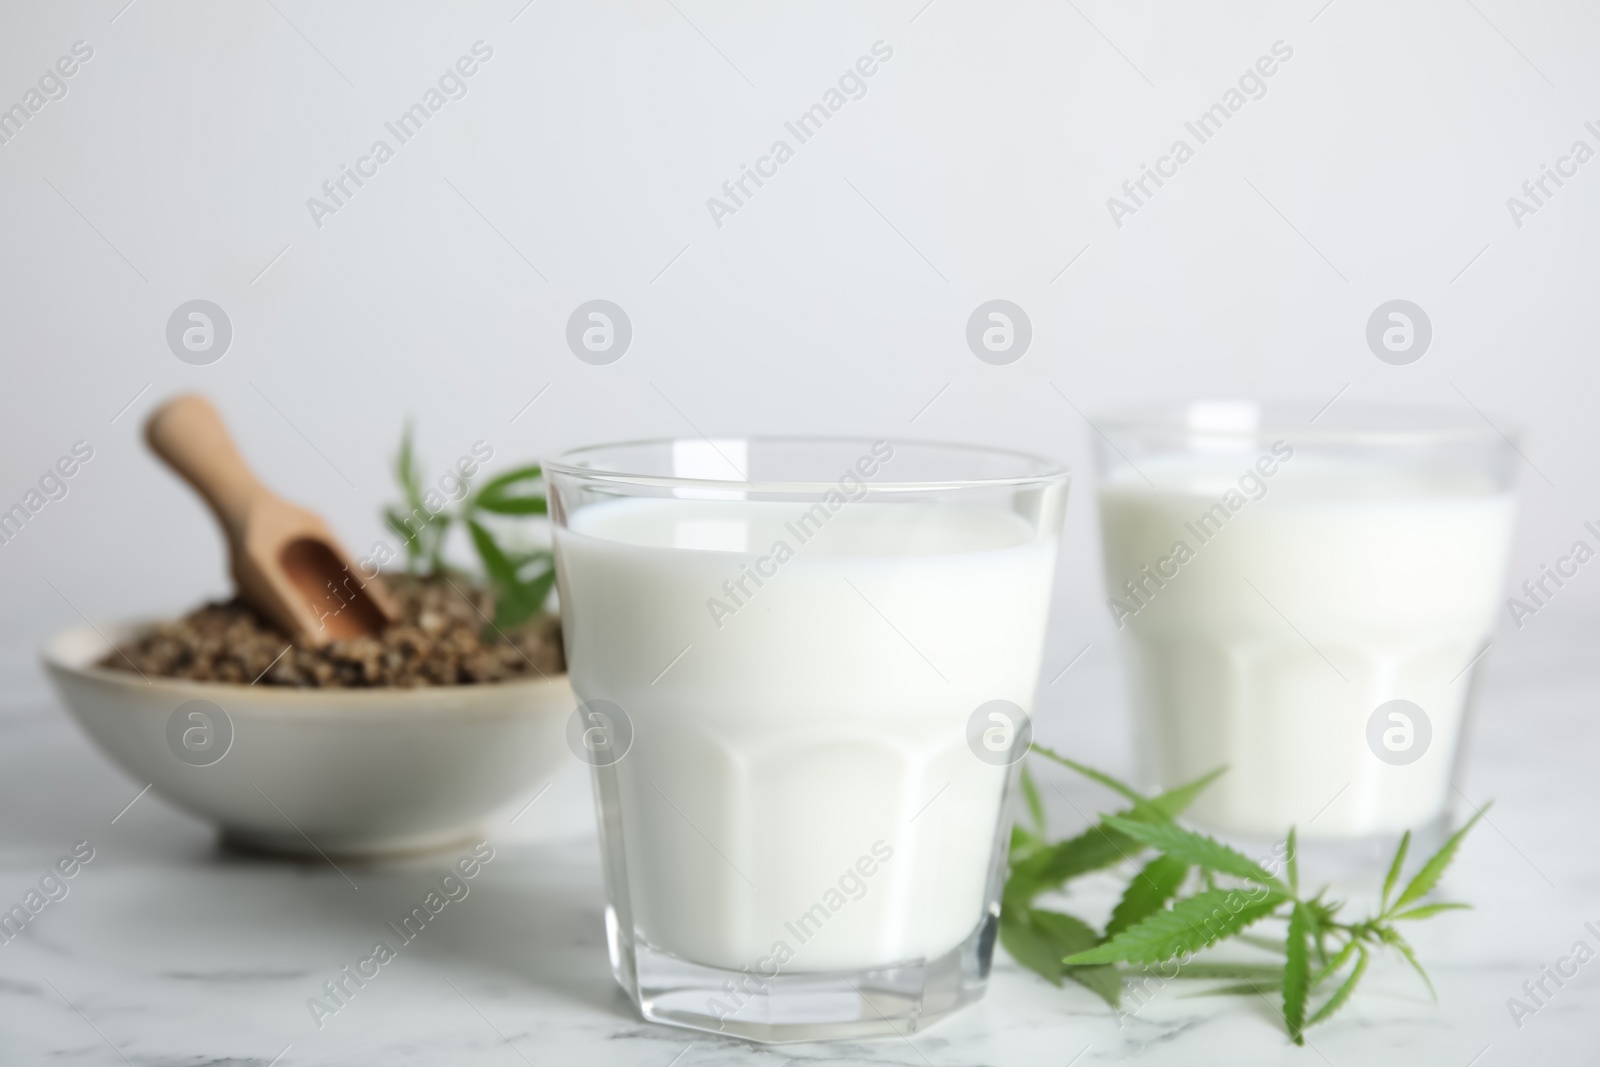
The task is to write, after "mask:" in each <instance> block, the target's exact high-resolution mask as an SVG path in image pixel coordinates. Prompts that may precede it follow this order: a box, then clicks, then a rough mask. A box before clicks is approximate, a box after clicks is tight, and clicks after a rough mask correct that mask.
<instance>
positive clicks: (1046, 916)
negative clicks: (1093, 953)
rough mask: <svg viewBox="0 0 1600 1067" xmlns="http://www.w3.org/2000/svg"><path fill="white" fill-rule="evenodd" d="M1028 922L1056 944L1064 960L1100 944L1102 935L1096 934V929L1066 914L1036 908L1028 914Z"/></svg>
mask: <svg viewBox="0 0 1600 1067" xmlns="http://www.w3.org/2000/svg"><path fill="white" fill-rule="evenodd" d="M1028 921H1029V922H1030V923H1032V924H1033V926H1034V927H1035V928H1036V929H1038V930H1041V931H1043V932H1044V934H1045V935H1046V936H1047V937H1049V938H1050V939H1051V940H1052V941H1054V942H1055V944H1056V947H1057V948H1059V949H1060V950H1061V952H1060V953H1059V955H1060V956H1062V957H1063V958H1064V957H1067V956H1071V955H1074V954H1075V953H1079V952H1082V951H1084V950H1085V949H1090V948H1093V947H1094V946H1095V945H1098V944H1099V943H1100V935H1099V934H1097V933H1095V932H1094V927H1092V926H1090V925H1089V924H1088V923H1086V922H1084V921H1083V920H1082V919H1080V918H1078V917H1077V916H1075V915H1068V914H1067V913H1066V912H1062V911H1046V910H1044V909H1043V908H1034V909H1032V910H1030V911H1029V912H1028Z"/></svg>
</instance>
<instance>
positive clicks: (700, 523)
mask: <svg viewBox="0 0 1600 1067" xmlns="http://www.w3.org/2000/svg"><path fill="white" fill-rule="evenodd" d="M545 470H546V473H547V476H548V479H549V487H550V501H551V514H552V516H553V519H554V522H555V525H556V534H555V550H556V565H557V571H558V580H559V583H560V593H561V613H562V620H563V625H564V629H565V637H566V648H567V657H568V663H569V669H570V672H571V677H572V683H573V686H574V688H575V689H576V691H577V694H578V697H579V699H580V700H581V701H583V703H582V705H580V707H579V709H578V711H577V712H576V713H575V719H574V723H573V726H572V728H571V730H570V731H569V738H570V739H572V740H573V743H574V746H575V747H574V751H577V752H580V754H581V755H582V757H583V758H585V759H586V760H587V761H588V762H590V763H591V764H592V765H593V766H594V788H595V796H596V803H597V806H598V810H599V819H600V835H601V845H602V852H603V857H604V868H605V881H606V893H607V898H608V907H607V911H606V922H607V933H608V940H609V944H610V954H611V965H612V972H613V974H614V975H615V976H616V979H617V981H618V983H619V984H621V986H622V987H623V989H625V990H626V991H627V992H628V994H629V995H630V996H631V997H632V998H633V999H634V1001H635V1002H636V1003H637V1004H638V1006H639V1010H640V1011H641V1012H642V1013H643V1015H644V1016H645V1017H646V1018H648V1019H652V1020H655V1021H658V1022H665V1023H674V1024H678V1025H681V1026H688V1027H693V1028H697V1029H703V1030H710V1031H715V1032H722V1033H729V1034H736V1035H739V1036H741V1037H745V1038H749V1039H753V1040H757V1041H800V1040H815V1039H822V1038H835V1037H847V1036H864V1035H872V1034H888V1033H905V1032H908V1031H910V1030H914V1029H916V1028H918V1027H919V1026H921V1025H924V1024H925V1023H926V1022H928V1021H929V1020H930V1019H931V1018H934V1017H937V1016H939V1015H942V1014H944V1013H946V1012H948V1011H951V1010H953V1009H955V1008H957V1007H959V1006H961V1005H963V1004H966V1003H968V1002H970V1001H972V1000H975V999H976V998H978V997H979V996H981V995H982V991H983V987H984V984H985V982H986V980H987V976H988V971H989V961H990V956H991V953H992V951H993V947H994V938H995V932H996V924H997V921H998V915H999V905H998V901H999V889H1000V879H1001V877H1002V874H1003V870H1002V866H1003V864H1004V861H1005V851H1004V848H1003V845H1004V837H1005V833H1006V830H1007V828H1008V825H1009V819H1008V811H1007V806H1008V798H1009V796H1010V793H1011V791H1012V788H1013V785H1012V774H1013V769H1014V765H1015V763H1016V762H1017V761H1018V760H1020V758H1021V756H1022V754H1023V753H1024V752H1025V751H1026V746H1027V742H1028V738H1029V736H1030V727H1029V724H1028V718H1027V714H1028V711H1029V709H1030V708H1031V706H1032V700H1033V691H1034V687H1035V684H1036V682H1037V678H1038V672H1039V664H1040V656H1041V653H1042V645H1043V639H1044V630H1045V620H1046V615H1047V613H1048V607H1049V600H1050V589H1051V578H1052V574H1053V571H1054V567H1055V555H1056V544H1057V539H1058V536H1059V533H1060V528H1061V517H1062V513H1063V511H1064V509H1065V502H1066V490H1067V474H1066V471H1065V470H1064V469H1063V468H1061V467H1059V466H1058V465H1056V464H1054V463H1052V462H1050V461H1048V460H1043V459H1038V458H1035V457H1032V456H1026V455H1021V454H1018V453H1012V452H1004V451H998V450H993V449H983V448H969V447H962V446H956V445H939V444H923V443H891V442H888V441H870V440H860V441H854V440H818V439H777V438H772V439H760V438H753V439H730V440H717V441H710V440H678V441H671V440H667V441H646V442H638V443H630V444H618V445H607V446H600V447H594V448H585V449H580V450H578V451H575V452H569V453H567V454H565V455H563V456H560V457H558V458H557V459H555V460H554V461H552V462H550V463H548V464H547V465H546V467H545Z"/></svg>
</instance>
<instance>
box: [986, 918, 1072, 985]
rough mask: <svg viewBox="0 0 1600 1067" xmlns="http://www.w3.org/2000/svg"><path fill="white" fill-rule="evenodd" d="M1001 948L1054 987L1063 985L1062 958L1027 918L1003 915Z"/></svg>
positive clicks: (1001, 920) (1049, 941) (1048, 939)
mask: <svg viewBox="0 0 1600 1067" xmlns="http://www.w3.org/2000/svg"><path fill="white" fill-rule="evenodd" d="M1000 944H1001V946H1002V947H1004V948H1005V950H1006V953H1007V954H1008V955H1010V957H1011V958H1012V959H1014V960H1016V961H1017V962H1018V963H1020V964H1021V965H1022V966H1024V967H1026V968H1028V970H1030V971H1032V972H1034V973H1035V974H1037V975H1038V976H1039V977H1040V978H1043V979H1044V980H1045V981H1047V982H1049V983H1050V984H1051V985H1060V984H1061V972H1062V971H1063V970H1064V968H1063V967H1062V965H1061V954H1060V953H1058V952H1057V951H1056V948H1055V944H1054V943H1053V942H1052V941H1051V940H1050V938H1048V937H1047V936H1045V934H1044V933H1043V932H1041V931H1039V930H1036V929H1034V928H1033V926H1032V925H1031V924H1030V923H1029V922H1028V921H1027V920H1026V919H1024V918H1019V917H1015V916H1014V915H1013V913H1011V912H1009V911H1005V912H1002V913H1001V915H1000Z"/></svg>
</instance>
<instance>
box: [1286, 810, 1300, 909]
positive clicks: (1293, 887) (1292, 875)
mask: <svg viewBox="0 0 1600 1067" xmlns="http://www.w3.org/2000/svg"><path fill="white" fill-rule="evenodd" d="M1287 844H1288V850H1289V861H1288V862H1289V891H1290V892H1292V893H1294V894H1295V895H1296V896H1299V895H1300V856H1299V854H1298V853H1299V849H1298V847H1297V845H1296V843H1295V839H1294V827H1292V826H1291V827H1289V840H1288V842H1287Z"/></svg>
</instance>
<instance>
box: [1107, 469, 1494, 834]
mask: <svg viewBox="0 0 1600 1067" xmlns="http://www.w3.org/2000/svg"><path fill="white" fill-rule="evenodd" d="M1255 459H1256V456H1255V454H1254V453H1247V452H1239V453H1231V454H1222V455H1210V456H1200V457H1193V456H1191V457H1185V458H1183V459H1179V460H1173V461H1168V462H1163V461H1162V460H1159V459H1157V460H1150V461H1141V463H1140V466H1141V468H1142V470H1143V472H1144V475H1145V476H1148V478H1149V479H1150V481H1151V482H1153V483H1154V484H1153V485H1152V484H1148V483H1147V482H1146V481H1145V479H1144V477H1141V476H1140V475H1139V474H1138V473H1135V472H1132V471H1129V472H1127V476H1126V477H1119V478H1117V479H1115V480H1113V481H1112V482H1111V483H1110V484H1108V485H1106V486H1104V487H1103V488H1102V490H1101V493H1100V513H1101V525H1102V533H1103V541H1104V547H1105V557H1106V578H1107V581H1106V586H1107V593H1108V594H1109V595H1110V596H1112V597H1116V598H1119V599H1120V600H1121V601H1122V602H1123V603H1124V604H1125V605H1127V606H1128V607H1137V608H1138V611H1137V613H1136V614H1135V615H1133V616H1132V617H1131V618H1125V619H1124V620H1123V623H1124V626H1123V634H1124V637H1125V641H1124V648H1125V652H1126V656H1127V660H1128V666H1129V679H1130V687H1131V690H1132V698H1133V702H1134V707H1135V712H1136V718H1137V722H1138V730H1139V737H1138V748H1139V750H1140V752H1141V754H1142V755H1143V756H1144V757H1146V759H1147V760H1148V762H1149V766H1148V770H1149V772H1150V773H1151V774H1152V775H1153V776H1154V777H1155V778H1156V779H1157V780H1159V782H1160V783H1161V784H1162V785H1164V786H1171V785H1174V784H1176V783H1178V782H1180V781H1183V780H1187V779H1190V778H1193V777H1196V776H1198V775H1200V774H1203V773H1205V772H1207V771H1209V770H1212V769H1213V768H1215V767H1218V766H1221V765H1223V764H1227V765H1228V766H1229V768H1230V769H1229V771H1228V773H1227V774H1225V775H1224V776H1223V777H1222V779H1221V780H1220V781H1218V782H1217V783H1216V784H1215V785H1213V786H1211V788H1210V789H1209V790H1207V791H1206V793H1205V794H1204V795H1203V796H1202V797H1201V798H1200V800H1199V801H1197V802H1196V804H1195V805H1194V807H1193V808H1192V809H1191V814H1192V815H1193V816H1194V817H1195V818H1196V819H1198V820H1200V821H1202V822H1205V823H1209V824H1211V825H1212V826H1214V827H1217V828H1219V829H1222V830H1226V831H1230V832H1234V833H1239V834H1247V835H1252V836H1277V835H1281V834H1283V833H1284V832H1285V831H1286V830H1287V829H1288V827H1289V826H1290V825H1291V824H1294V825H1296V826H1298V828H1299V832H1300V835H1301V836H1302V837H1325V838H1337V837H1355V836H1363V835H1368V834H1387V833H1398V832H1399V831H1401V830H1402V829H1405V828H1408V827H1413V828H1414V827H1418V826H1421V825H1423V824H1426V823H1428V822H1430V821H1431V820H1433V819H1434V818H1436V817H1437V816H1439V815H1440V814H1442V812H1443V811H1444V807H1445V804H1446V802H1447V800H1448V794H1449V790H1450V775H1451V772H1452V770H1453V762H1454V757H1455V752H1456V749H1457V745H1458V741H1459V736H1460V732H1461V728H1462V718H1463V712H1464V708H1465V704H1466V698H1467V690H1468V686H1469V684H1470V682H1471V680H1472V676H1473V675H1472V671H1470V670H1465V668H1466V667H1467V664H1468V663H1469V662H1470V661H1471V660H1472V659H1473V658H1474V657H1475V656H1477V655H1478V653H1479V652H1480V651H1482V650H1483V648H1484V645H1485V642H1487V641H1488V639H1489V633H1490V629H1491V622H1492V617H1493V614H1494V610H1495V605H1496V598H1497V596H1498V593H1499V589H1500V581H1501V573H1502V570H1503V568H1504V566H1505V560H1506V555H1507V552H1508V549H1509V545H1510V538H1511V530H1512V519H1513V510H1514V507H1513V501H1512V498H1511V497H1510V496H1509V495H1505V494H1499V493H1494V492H1493V491H1491V490H1490V489H1488V488H1486V487H1483V486H1478V485H1473V484H1466V483H1464V482H1462V481H1454V482H1445V481H1443V480H1439V479H1433V480H1426V479H1422V478H1420V477H1410V478H1408V477H1406V476H1404V475H1398V474H1392V473H1384V472H1381V471H1379V470H1377V469H1375V468H1363V467H1357V466H1354V465H1345V466H1341V465H1336V464H1332V463H1330V462H1329V461H1324V460H1319V459H1318V458H1314V457H1309V456H1307V457H1298V458H1293V459H1292V460H1290V461H1287V462H1284V463H1283V464H1282V465H1281V467H1279V469H1278V470H1277V471H1276V473H1275V474H1274V475H1273V476H1272V477H1270V478H1266V479H1259V480H1260V481H1261V482H1262V484H1263V485H1264V486H1265V487H1266V492H1265V495H1263V496H1261V498H1260V499H1250V498H1249V496H1247V495H1246V494H1243V493H1241V494H1239V496H1238V497H1236V498H1235V500H1236V501H1237V500H1238V499H1241V498H1242V499H1244V500H1245V503H1244V504H1243V506H1241V507H1239V508H1238V510H1237V511H1232V512H1229V511H1227V510H1226V508H1225V510H1224V512H1223V514H1224V515H1227V516H1229V517H1228V518H1227V519H1226V521H1225V522H1221V523H1220V525H1221V528H1220V529H1216V525H1215V523H1216V520H1213V524H1208V525H1207V526H1205V527H1203V528H1201V527H1197V526H1196V520H1197V519H1198V517H1199V516H1200V515H1202V514H1203V513H1205V512H1206V511H1207V509H1208V508H1210V507H1211V506H1212V505H1213V504H1215V503H1217V502H1218V501H1219V500H1220V499H1221V498H1222V497H1223V494H1224V493H1225V492H1226V491H1227V490H1228V489H1230V488H1232V489H1237V488H1238V484H1237V478H1238V476H1239V474H1240V473H1241V472H1242V471H1244V470H1245V469H1246V468H1248V467H1250V466H1251V465H1252V463H1253V461H1254V460H1255ZM1202 465H1203V467H1204V470H1202V469H1201V468H1202ZM1250 488H1251V489H1252V490H1253V491H1256V492H1259V490H1254V484H1253V483H1252V485H1251V487H1250ZM1186 524H1187V525H1186ZM1202 534H1203V535H1205V537H1206V540H1202V537H1201V535H1202ZM1180 541H1181V542H1183V543H1185V544H1186V545H1187V546H1188V547H1189V548H1190V549H1191V550H1193V558H1192V559H1190V560H1189V561H1188V562H1186V563H1182V564H1181V565H1180V564H1178V563H1177V561H1176V559H1175V558H1173V552H1174V547H1175V544H1176V543H1177V542H1180ZM1164 558H1165V559H1168V560H1170V561H1169V562H1166V563H1161V562H1160V561H1161V560H1163V559H1164ZM1147 564H1148V565H1150V566H1151V568H1152V572H1155V573H1157V576H1158V577H1159V576H1160V575H1159V572H1161V571H1164V572H1166V573H1168V574H1170V573H1171V572H1172V571H1173V570H1174V569H1176V571H1177V573H1176V575H1175V576H1173V577H1169V578H1165V579H1164V581H1165V585H1164V586H1157V585H1156V583H1155V582H1153V581H1151V580H1149V579H1148V578H1147V577H1146V575H1145V574H1144V572H1143V568H1144V567H1145V566H1146V565H1147ZM1130 578H1131V579H1134V580H1135V581H1138V582H1142V583H1143V592H1142V594H1141V598H1142V599H1143V601H1144V604H1143V605H1142V606H1140V605H1139V603H1138V602H1137V601H1135V600H1134V599H1133V598H1132V597H1130V596H1129V595H1128V594H1127V593H1126V591H1125V589H1124V588H1123V583H1124V581H1125V580H1127V579H1130ZM1252 585H1253V586H1254V588H1252ZM1297 631H1298V632H1297ZM1324 657H1326V659H1324ZM1341 675H1343V677H1342V678H1341V677H1340V676H1341ZM1391 699H1404V700H1409V701H1412V702H1413V703H1415V704H1416V705H1418V706H1420V707H1421V708H1422V709H1423V711H1424V712H1425V713H1426V715H1427V716H1428V718H1429V720H1430V722H1431V724H1432V731H1433V736H1432V740H1431V742H1430V744H1429V745H1428V748H1427V749H1426V751H1425V753H1424V755H1423V756H1422V757H1421V758H1420V759H1418V760H1417V761H1416V762H1414V763H1411V764H1408V765H1404V766H1391V765H1389V764H1387V763H1385V762H1383V761H1381V760H1379V759H1377V758H1376V757H1375V756H1374V755H1373V753H1372V751H1371V750H1370V749H1369V747H1368V741H1367V723H1368V719H1369V717H1370V716H1371V715H1372V713H1373V711H1374V710H1375V709H1376V708H1377V707H1378V705H1379V704H1382V703H1384V702H1385V701H1388V700H1391Z"/></svg>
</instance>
